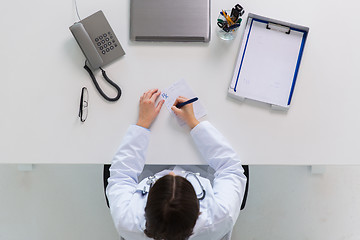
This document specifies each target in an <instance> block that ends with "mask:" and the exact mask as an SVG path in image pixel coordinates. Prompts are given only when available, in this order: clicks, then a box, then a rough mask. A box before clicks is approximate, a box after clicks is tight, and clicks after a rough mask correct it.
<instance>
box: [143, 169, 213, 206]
mask: <svg viewBox="0 0 360 240" xmlns="http://www.w3.org/2000/svg"><path fill="white" fill-rule="evenodd" d="M182 172H183V173H186V174H185V178H186V179H188V176H189V175H191V176H193V177H195V179H196V181H197V182H198V184H199V186H200V188H201V193H199V194H196V196H197V199H198V200H199V201H200V200H203V199H204V198H205V195H206V191H205V189H204V186H203V185H202V184H201V182H200V180H199V178H198V176H200V173H193V172H187V171H182ZM156 180H157V179H156V177H155V176H149V177H148V178H147V180H146V184H147V185H148V186H149V190H146V186H144V189H143V190H142V191H141V193H142V195H143V196H145V195H146V194H147V193H148V192H149V191H150V188H151V187H152V186H153V185H154V183H155V182H156Z"/></svg>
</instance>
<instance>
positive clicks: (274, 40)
mask: <svg viewBox="0 0 360 240" xmlns="http://www.w3.org/2000/svg"><path fill="white" fill-rule="evenodd" d="M251 24H252V27H251V28H250V25H251ZM250 29H251V31H250ZM249 31H250V33H249ZM245 33H246V35H245V36H244V41H243V43H242V47H241V50H240V53H239V58H238V60H237V67H236V69H235V71H236V72H235V73H234V76H233V81H232V84H231V88H234V87H235V86H234V85H235V83H236V80H237V79H238V82H237V86H236V88H237V92H236V94H237V95H239V96H241V97H245V98H250V99H254V100H258V101H262V102H266V103H270V104H274V105H278V106H282V107H287V106H288V100H289V96H290V91H291V87H292V84H293V79H294V74H295V69H296V66H297V60H298V56H299V52H300V47H301V43H302V39H303V33H302V32H299V31H295V30H292V31H291V33H290V34H285V33H283V32H280V31H275V30H269V29H266V23H263V22H259V21H255V20H254V21H252V22H251V21H249V22H248V24H247V27H246V31H245ZM245 40H246V41H245ZM245 43H247V45H246V49H245ZM241 62H242V66H241V70H240V73H239V74H238V72H239V66H240V63H241Z"/></svg>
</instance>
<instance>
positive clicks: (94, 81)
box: [84, 62, 121, 102]
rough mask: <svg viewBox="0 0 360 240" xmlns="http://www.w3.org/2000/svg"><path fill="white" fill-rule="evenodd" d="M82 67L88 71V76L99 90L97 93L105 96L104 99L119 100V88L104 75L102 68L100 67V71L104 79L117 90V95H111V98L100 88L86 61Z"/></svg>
mask: <svg viewBox="0 0 360 240" xmlns="http://www.w3.org/2000/svg"><path fill="white" fill-rule="evenodd" d="M84 68H85V70H86V71H87V72H88V73H89V75H90V77H91V79H92V81H93V83H94V85H95V87H96V89H97V90H98V91H99V93H100V94H101V96H103V98H105V99H106V100H107V101H109V102H116V101H117V100H119V98H120V97H121V88H120V87H119V86H118V85H117V84H116V83H114V82H113V81H111V79H110V78H109V77H108V76H107V75H106V72H105V70H104V69H102V68H101V67H100V70H101V72H102V75H103V77H104V79H105V80H106V81H107V82H108V83H110V85H111V86H113V87H114V88H115V89H116V91H117V95H116V96H115V97H113V98H111V97H108V96H107V95H106V94H105V93H104V92H103V90H102V89H101V88H100V86H99V84H98V82H97V81H96V78H95V76H94V74H93V72H92V71H91V69H90V68H89V67H88V66H87V65H86V62H85V66H84Z"/></svg>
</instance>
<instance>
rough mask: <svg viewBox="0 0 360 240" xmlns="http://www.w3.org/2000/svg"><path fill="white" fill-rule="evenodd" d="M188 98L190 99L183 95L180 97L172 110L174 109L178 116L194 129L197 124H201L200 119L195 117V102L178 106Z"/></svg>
mask: <svg viewBox="0 0 360 240" xmlns="http://www.w3.org/2000/svg"><path fill="white" fill-rule="evenodd" d="M187 100H189V99H187V98H186V97H181V96H180V97H178V98H177V99H176V101H175V103H174V105H173V106H172V107H171V110H173V112H174V113H175V115H176V116H178V117H179V118H181V119H182V120H184V121H185V122H186V124H187V125H188V126H189V127H190V128H191V129H193V128H194V127H195V126H196V125H198V124H199V121H198V120H197V119H196V118H195V114H194V108H193V104H192V103H190V104H186V105H185V106H183V107H182V108H177V107H176V104H178V103H182V102H186V101H187Z"/></svg>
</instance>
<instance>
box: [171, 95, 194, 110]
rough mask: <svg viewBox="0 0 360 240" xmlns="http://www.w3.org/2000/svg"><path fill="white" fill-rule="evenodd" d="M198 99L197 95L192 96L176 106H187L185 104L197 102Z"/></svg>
mask: <svg viewBox="0 0 360 240" xmlns="http://www.w3.org/2000/svg"><path fill="white" fill-rule="evenodd" d="M197 100H198V98H197V97H194V98H192V99H190V100H187V101H186V102H182V103H178V104H176V107H177V108H182V107H183V106H185V105H187V104H190V103H193V102H195V101H197Z"/></svg>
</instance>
